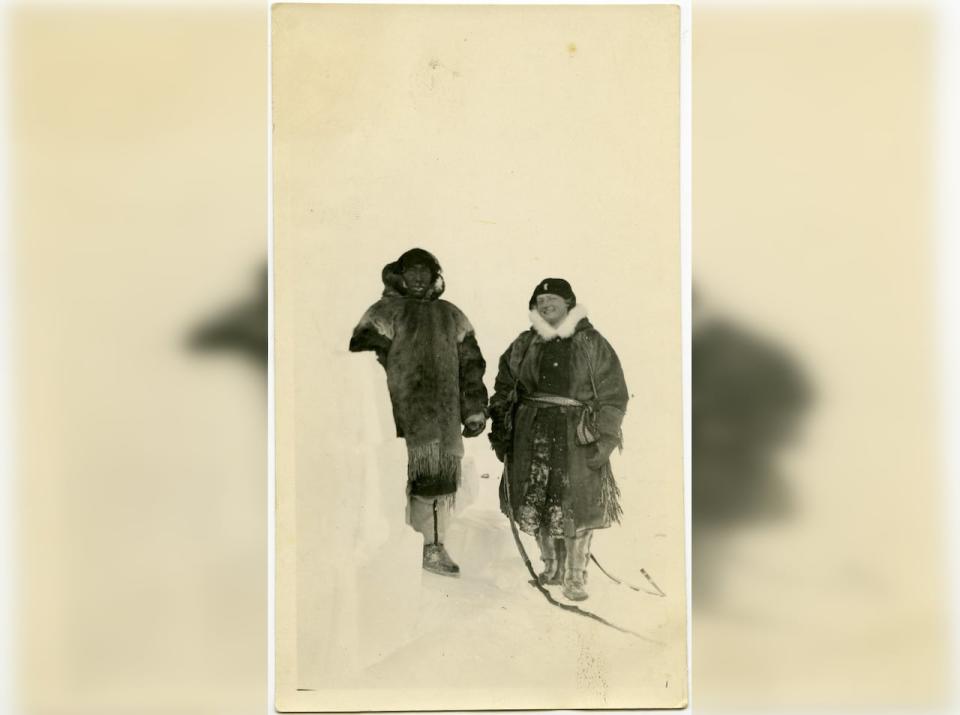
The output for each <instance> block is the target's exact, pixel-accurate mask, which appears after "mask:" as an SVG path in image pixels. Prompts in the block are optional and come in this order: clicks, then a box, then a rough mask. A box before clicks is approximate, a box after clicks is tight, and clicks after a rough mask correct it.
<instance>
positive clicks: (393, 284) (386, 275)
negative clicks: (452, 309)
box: [380, 248, 447, 300]
mask: <svg viewBox="0 0 960 715" xmlns="http://www.w3.org/2000/svg"><path fill="white" fill-rule="evenodd" d="M415 252H416V253H419V254H421V255H422V257H423V260H424V262H425V263H426V264H427V265H428V267H429V268H430V270H431V271H432V272H433V273H434V276H435V277H434V279H433V285H432V286H430V288H429V289H428V290H427V292H426V294H425V295H424V296H423V300H436V299H437V298H439V297H440V296H441V295H443V291H444V290H445V289H446V287H447V285H446V283H445V282H444V280H443V270H442V269H441V268H440V263H439V262H438V261H437V259H436V258H435V257H434V255H433V254H432V253H429V252H428V251H424V250H423V249H421V248H415V249H412V250H410V251H407V253H405V254H404V255H403V256H401V257H400V258H399V259H398V260H396V261H394V262H392V263H388V264H387V265H385V266H384V267H383V270H382V271H381V272H380V278H381V280H383V297H384V298H406V297H407V286H406V284H405V283H404V282H403V259H404V256H407V255H409V254H412V253H415Z"/></svg>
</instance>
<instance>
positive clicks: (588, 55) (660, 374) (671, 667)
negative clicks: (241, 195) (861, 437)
mask: <svg viewBox="0 0 960 715" xmlns="http://www.w3.org/2000/svg"><path fill="white" fill-rule="evenodd" d="M273 101H274V105H273V112H274V113H273V119H274V128H275V133H274V182H275V183H274V191H275V193H274V196H275V271H276V273H275V275H276V279H277V281H276V321H277V322H276V331H277V332H276V350H277V362H276V378H277V382H276V388H277V489H278V519H279V521H278V578H277V606H278V611H277V616H278V621H277V648H278V650H277V702H278V704H279V706H280V707H281V708H282V709H299V710H302V709H308V708H322V709H362V708H369V709H403V708H430V707H432V708H438V707H442V708H456V709H468V708H483V707H510V708H529V707H553V708H559V707H590V706H594V707H597V706H606V707H654V706H663V707H670V706H677V705H680V704H682V703H683V702H685V697H686V696H685V689H686V687H685V678H686V675H685V672H686V667H685V647H686V646H685V597H684V593H685V584H684V526H683V525H684V519H683V477H682V475H683V472H682V429H681V415H682V407H681V405H682V401H681V349H680V322H679V320H680V283H679V278H680V262H679V13H678V10H677V8H675V7H670V6H650V7H599V8H576V7H555V8H548V7H539V8H535V7H499V8H493V7H449V6H448V7H432V8H426V7H376V6H354V7H344V6H340V7H337V6H307V5H299V6H294V5H280V6H277V7H276V8H275V9H274V13H273ZM414 245H421V246H423V247H426V248H428V249H429V250H431V251H433V252H434V253H435V254H436V255H437V256H438V257H439V259H440V261H441V264H442V265H443V267H444V271H445V275H446V279H447V285H448V288H447V292H446V294H445V298H447V299H449V300H452V301H453V302H455V303H456V304H457V305H458V306H459V307H461V308H462V309H463V310H464V311H465V312H466V313H467V315H468V316H469V317H470V318H471V320H472V321H473V323H474V326H475V328H476V331H477V334H478V338H479V342H480V345H481V348H482V349H483V351H484V353H485V356H486V358H487V362H488V365H489V368H488V374H487V383H488V386H492V383H493V377H494V374H495V366H496V360H497V358H498V357H499V355H500V353H501V352H502V351H503V350H504V349H506V347H507V345H508V344H509V342H510V341H511V340H512V339H513V338H514V337H516V335H517V334H518V333H519V332H521V331H522V330H524V329H526V328H527V327H528V322H527V318H526V312H527V309H526V303H527V299H528V298H529V294H530V292H531V291H532V289H533V286H534V285H535V283H536V282H537V281H538V280H539V279H540V278H542V277H543V276H545V275H560V276H563V277H566V278H568V279H569V280H570V281H571V283H572V284H573V286H574V289H575V290H576V291H577V293H578V296H579V298H580V301H581V302H582V303H583V304H585V305H587V306H589V307H591V308H592V310H591V314H592V318H593V320H594V323H595V325H596V326H597V327H598V328H599V329H600V331H601V332H602V333H604V335H605V336H606V337H607V338H608V339H609V340H610V341H611V343H612V344H613V345H614V346H615V348H616V350H617V351H618V353H619V355H620V357H621V359H622V361H623V364H624V368H625V372H626V376H627V381H628V385H629V387H630V390H631V393H632V395H633V401H632V402H631V404H630V407H629V409H628V416H627V419H626V422H625V424H624V433H625V436H626V449H625V451H624V452H623V454H622V455H620V456H617V457H616V458H615V463H614V469H615V471H616V472H617V474H618V475H619V481H620V482H621V485H622V489H623V492H624V496H623V502H624V509H625V512H626V516H625V521H624V524H623V526H621V527H617V528H614V529H611V530H609V531H606V532H604V533H602V534H598V536H597V538H596V540H595V546H596V548H595V550H596V551H597V553H598V554H600V555H603V556H604V560H605V561H606V562H608V564H607V565H608V566H610V568H611V569H613V570H615V571H616V570H619V572H620V575H621V576H623V577H624V578H627V579H628V580H631V581H633V582H635V583H641V582H643V577H642V575H641V574H640V573H639V568H640V567H641V566H644V567H646V568H647V570H648V571H650V572H651V573H653V574H654V575H655V576H656V578H657V580H658V582H659V583H660V585H661V586H662V587H663V588H664V590H665V591H666V592H667V593H668V595H669V597H668V598H666V599H658V598H655V597H650V596H646V595H638V594H635V593H633V592H632V591H626V590H624V589H621V590H619V591H616V588H615V587H613V588H611V587H610V586H609V582H607V583H608V586H607V587H603V588H602V587H601V585H600V581H597V582H596V583H597V585H596V586H595V587H594V588H595V589H597V594H598V595H596V597H595V598H594V599H593V600H591V601H589V602H588V604H587V605H589V606H590V607H591V608H595V609H596V610H598V611H600V610H601V609H606V611H605V612H604V615H606V616H607V617H609V618H611V619H613V620H618V621H621V622H623V624H624V625H627V626H628V627H630V628H633V629H636V630H637V631H638V632H640V633H642V635H643V636H644V639H643V640H641V639H635V638H631V637H629V636H624V635H622V634H619V633H616V632H613V631H608V630H607V629H604V628H603V627H598V626H596V625H595V624H592V623H590V622H587V621H584V619H579V618H577V617H576V616H570V615H568V614H564V613H562V612H560V611H559V610H557V609H554V608H553V607H551V606H549V605H548V604H546V603H545V602H543V601H542V600H541V599H542V597H541V596H540V595H539V594H537V593H536V592H535V591H533V590H532V589H530V588H529V586H527V585H526V583H525V580H526V578H527V576H526V575H525V572H524V571H523V568H522V563H521V562H520V560H519V558H518V557H517V556H516V554H515V553H512V551H513V548H514V547H513V545H512V543H511V542H510V535H509V527H508V523H507V521H506V520H505V519H504V518H503V517H502V516H500V515H499V514H498V513H497V512H496V506H495V489H496V484H497V481H498V477H499V473H500V472H499V469H498V466H499V465H498V463H497V462H496V460H495V459H494V458H493V455H492V452H491V451H490V449H489V446H488V444H487V442H486V439H485V438H481V439H479V440H472V441H469V442H468V443H467V456H466V459H465V472H466V476H465V486H464V491H465V492H466V494H465V495H462V499H461V500H462V501H463V502H465V504H462V505H461V506H468V507H469V508H467V509H465V510H464V512H463V514H462V515H461V518H460V525H461V528H462V531H461V532H458V533H459V536H458V537H457V538H459V539H460V540H459V541H458V542H457V543H458V544H459V546H458V548H459V553H460V554H461V555H462V556H463V561H462V564H463V566H464V578H463V579H461V580H460V581H452V582H451V581H443V583H437V580H436V579H435V577H432V576H428V577H424V578H421V572H420V569H419V558H420V547H419V537H418V536H416V535H415V534H413V532H412V531H410V530H409V529H407V528H406V527H405V526H404V525H403V489H404V484H405V470H404V461H403V448H402V443H400V442H399V441H397V440H396V439H395V438H394V437H393V435H392V432H391V425H390V417H389V402H388V397H387V393H386V389H385V384H384V383H385V380H384V379H383V375H382V371H381V370H380V368H379V366H378V365H376V363H375V361H374V360H373V358H372V356H370V355H352V354H349V353H348V352H347V349H346V348H347V343H348V341H349V337H350V333H351V330H352V328H353V326H354V324H355V323H356V321H357V320H358V319H359V317H360V315H361V313H362V312H363V310H365V309H366V307H367V306H369V305H370V304H371V303H372V302H373V301H375V300H376V299H377V298H378V296H379V294H380V291H381V290H382V285H381V283H380V270H381V268H382V266H383V265H384V264H385V263H386V262H388V261H390V260H394V259H395V258H396V257H397V256H398V255H399V254H400V253H401V252H402V251H403V250H405V249H407V248H409V247H411V246H414ZM479 473H491V474H492V476H493V478H492V479H489V480H477V479H476V475H477V474H479ZM471 502H472V504H473V506H469V503H471ZM491 505H492V507H491ZM470 529H473V531H470ZM472 533H483V534H486V535H487V536H485V537H483V539H482V541H483V543H476V542H475V541H471V540H470V539H471V538H472V537H471V536H470V534H472ZM452 541H453V539H452V538H451V540H450V543H452ZM531 547H532V545H531V544H528V548H531ZM488 552H496V559H495V560H494V561H492V562H491V563H494V562H495V563H497V564H503V568H506V569H510V568H515V569H516V571H515V574H514V572H510V573H511V574H514V575H512V576H511V577H510V578H508V579H505V580H504V582H503V583H501V582H500V581H497V577H496V576H495V575H494V576H490V577H489V578H490V580H489V581H484V578H485V576H484V575H485V574H487V575H489V574H491V573H495V572H494V571H489V572H488V571H483V572H482V573H478V571H477V570H478V569H480V566H476V567H475V568H473V569H472V568H471V564H472V563H473V562H471V561H470V559H471V554H474V555H477V554H486V555H489V554H488ZM478 558H479V557H478ZM497 559H498V560H497ZM477 563H479V561H478V562H477ZM371 564H374V565H375V566H371ZM594 578H595V579H601V578H602V577H601V576H600V575H599V574H595V575H594ZM470 579H476V580H475V581H471V580H470ZM469 584H472V587H471V589H472V590H471V589H466V586H465V585H469ZM604 588H605V590H606V592H610V595H609V596H607V597H605V598H606V599H607V600H604V598H601V596H600V595H599V594H601V593H603V592H604ZM464 589H466V590H464ZM614 591H616V592H615V593H614ZM478 593H480V594H483V595H484V598H483V599H481V600H479V601H478V602H476V603H474V602H473V601H471V599H473V598H475V595H476V594H478ZM529 599H533V601H532V602H531V601H530V600H529ZM461 602H462V603H464V604H472V605H469V606H468V607H469V609H470V613H471V617H470V618H469V619H467V622H465V623H463V624H460V623H459V622H457V625H456V626H455V627H453V629H452V630H450V631H444V632H441V633H433V634H432V635H431V636H430V637H429V638H428V637H423V638H421V639H420V640H417V637H418V636H422V635H423V632H424V631H423V623H424V622H426V623H428V624H429V622H430V614H428V615H427V616H426V617H425V616H424V611H423V609H424V608H427V604H434V605H435V606H436V608H437V609H442V608H443V607H445V606H446V607H450V608H453V607H454V605H452V604H456V603H461ZM501 604H502V605H501ZM430 608H433V606H430ZM440 612H441V611H438V610H436V609H434V610H432V611H431V613H432V614H433V616H432V617H433V619H434V620H436V619H438V618H440V616H438V615H436V614H438V613H440ZM525 613H533V614H538V615H537V616H536V617H539V618H543V619H546V621H545V623H546V625H541V626H540V627H539V630H538V631H537V632H536V633H535V637H533V638H532V639H531V640H524V639H523V638H522V637H520V636H518V633H522V631H523V628H524V627H525V626H528V625H529V623H525V622H522V621H516V622H514V621H511V620H510V619H511V618H518V617H519V618H521V619H522V618H524V614H525ZM418 614H419V615H418ZM544 614H545V615H544ZM424 618H426V621H424ZM405 619H410V624H411V625H410V628H411V629H412V635H411V632H410V631H405V630H404V629H405V628H406V625H407V624H406V620H405ZM580 621H582V623H581V622H580ZM471 628H474V629H476V630H470V629H471ZM418 629H419V630H418ZM410 638H413V639H414V646H412V647H408V648H407V649H406V650H403V651H397V650H395V649H396V648H400V647H401V645H402V644H405V643H408V642H409V639H410ZM437 642H440V643H443V644H444V646H443V647H442V648H440V650H435V649H434V650H431V647H432V646H431V645H430V644H435V643H437ZM488 642H492V644H493V646H490V645H489V643H488ZM371 643H376V644H377V645H376V648H373V650H374V651H376V652H371V648H370V644H371ZM490 648H492V650H490V651H489V652H488V651H487V650H486V649H490ZM398 652H399V653H404V654H405V655H403V656H402V658H403V660H405V661H411V662H413V663H414V664H415V665H416V666H417V667H415V668H410V669H409V670H407V669H404V667H403V666H402V665H399V664H397V663H395V662H394V661H395V660H396V658H394V659H393V660H390V659H391V656H392V655H394V654H395V653H398ZM388 665H389V666H390V667H388ZM298 688H299V689H301V690H299V691H298V690H297V689H298Z"/></svg>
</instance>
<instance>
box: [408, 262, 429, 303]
mask: <svg viewBox="0 0 960 715" xmlns="http://www.w3.org/2000/svg"><path fill="white" fill-rule="evenodd" d="M432 277H433V276H432V274H431V273H430V269H429V268H427V267H426V266H408V267H407V268H406V269H404V271H403V282H404V284H405V285H406V286H407V291H408V292H409V293H410V295H412V296H413V297H414V298H422V297H423V296H424V295H426V293H427V290H429V288H430V283H431V278H432Z"/></svg>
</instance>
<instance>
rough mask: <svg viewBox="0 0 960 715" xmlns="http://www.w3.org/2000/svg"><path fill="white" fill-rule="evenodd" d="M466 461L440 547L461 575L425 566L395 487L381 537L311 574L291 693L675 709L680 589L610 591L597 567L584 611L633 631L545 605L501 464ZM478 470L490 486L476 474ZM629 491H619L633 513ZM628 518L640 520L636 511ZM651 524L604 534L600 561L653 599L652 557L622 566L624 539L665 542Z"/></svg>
mask: <svg viewBox="0 0 960 715" xmlns="http://www.w3.org/2000/svg"><path fill="white" fill-rule="evenodd" d="M389 450H390V455H389V457H387V458H386V459H385V460H382V461H381V464H380V465H379V466H381V467H382V466H384V461H385V462H392V463H393V464H394V465H395V467H396V472H397V473H398V474H401V475H402V474H403V471H402V459H403V454H402V444H400V443H399V441H398V442H397V443H396V445H395V446H392V447H390V448H389ZM474 455H475V456H471V455H470V452H469V451H468V457H467V459H466V460H465V464H464V485H463V488H462V489H461V492H460V494H459V497H458V512H459V513H458V514H457V516H456V518H455V519H454V520H453V523H452V525H451V527H450V530H449V533H448V535H447V539H446V544H447V548H448V550H449V552H450V554H451V555H452V556H453V558H454V559H455V560H456V561H457V562H458V563H459V564H460V567H461V575H460V577H459V578H449V577H443V576H437V575H434V574H430V573H427V572H424V571H423V570H422V569H421V568H420V563H419V562H420V555H421V544H422V541H421V539H420V537H419V535H418V534H416V533H415V532H413V531H412V530H411V529H409V527H407V526H405V525H404V524H403V510H402V491H400V490H391V492H392V491H397V494H396V495H394V494H392V493H391V494H390V495H389V496H387V498H386V499H384V496H385V495H380V496H379V497H378V498H379V499H380V500H381V501H385V502H389V503H392V507H391V508H388V509H387V510H385V511H383V512H381V511H380V510H376V511H377V512H378V513H379V514H381V515H382V514H387V515H388V516H385V517H380V518H384V519H387V520H388V521H389V522H390V523H389V525H387V526H385V525H383V524H379V526H377V527H374V526H373V523H374V522H376V521H378V520H379V519H378V518H371V517H370V516H369V514H368V520H369V521H370V525H369V526H368V529H367V530H368V531H370V530H372V531H374V532H376V533H378V534H380V535H381V536H384V535H386V538H384V539H383V540H382V541H381V542H380V543H379V544H378V545H377V546H376V547H374V548H369V549H367V550H366V553H364V554H362V556H361V557H360V558H359V559H346V560H344V561H343V562H342V563H341V564H340V567H338V568H336V569H334V570H332V571H331V570H327V572H326V574H321V575H320V577H319V578H316V577H315V578H310V577H307V578H305V579H303V580H301V582H300V583H301V589H304V590H306V591H308V592H309V593H301V594H299V595H300V598H299V599H298V602H299V604H300V611H299V618H298V625H299V627H298V631H299V633H298V638H299V670H298V687H299V688H300V689H301V690H302V691H303V692H313V693H316V695H317V696H318V698H320V701H319V702H323V694H324V693H330V694H331V695H332V694H333V691H337V694H338V697H342V696H343V693H345V692H347V691H356V693H357V698H359V700H360V702H361V703H362V704H363V705H364V706H366V707H369V708H371V709H385V708H387V709H389V708H391V707H393V708H401V707H408V706H410V704H415V703H416V702H417V699H418V698H420V699H421V702H422V698H423V697H426V696H428V697H430V698H435V700H433V699H432V700H430V702H435V703H436V705H437V707H445V708H455V709H468V708H470V709H473V708H479V707H487V708H489V707H510V708H524V707H538V708H572V707H630V706H632V707H638V706H648V707H649V706H652V705H659V706H668V705H676V704H677V703H679V702H681V701H682V700H683V697H684V694H685V683H684V672H685V671H684V665H683V659H684V657H685V656H684V653H685V642H684V637H685V636H684V630H683V619H682V614H683V600H684V595H683V585H682V583H680V584H676V583H671V584H667V583H662V582H661V583H660V586H661V587H663V588H664V589H665V590H666V591H667V593H668V596H667V597H666V598H662V597H660V596H657V595H651V594H648V593H640V592H637V591H634V590H631V589H630V588H628V587H626V586H623V585H618V584H616V583H614V582H613V581H611V580H609V579H608V578H607V577H606V576H604V575H603V574H602V573H601V572H600V571H599V570H597V568H596V566H595V565H594V564H591V566H590V568H589V571H588V574H589V576H588V577H589V580H588V584H587V587H588V591H589V593H590V598H589V599H588V600H587V601H585V602H583V603H581V604H579V605H580V607H581V608H584V609H587V610H590V611H593V612H594V613H596V614H597V615H600V616H602V617H603V618H605V619H607V620H608V621H611V622H613V623H615V624H616V625H618V626H621V627H622V628H625V629H628V630H630V631H633V632H634V634H628V633H623V632H618V631H617V630H614V629H612V628H610V627H608V626H605V625H603V624H601V623H597V622H595V621H592V620H589V619H587V618H584V617H583V616H580V615H577V614H573V613H569V612H565V611H563V610H561V609H560V608H557V607H556V606H554V605H551V604H550V603H548V602H547V600H546V599H545V598H544V596H543V595H542V594H541V593H540V592H539V591H538V590H537V589H536V588H534V587H533V586H532V585H531V583H530V576H529V573H528V571H527V570H526V567H525V566H524V564H523V561H522V560H521V558H520V556H519V554H518V552H517V548H516V545H515V543H514V540H513V536H512V534H511V531H510V526H509V523H508V521H507V519H506V517H504V516H503V515H502V514H501V513H500V510H499V505H498V496H497V487H498V484H499V475H500V470H499V468H498V467H499V464H498V463H497V462H496V460H495V459H494V458H493V457H492V455H489V456H488V455H487V454H485V453H484V451H483V450H479V449H476V450H474ZM478 463H479V464H478ZM377 472H378V473H382V472H381V471H380V470H379V469H378V470H377ZM481 473H485V474H488V475H489V476H488V478H480V476H479V475H480V474H481ZM369 486H372V485H369ZM637 486H638V485H633V487H632V488H631V487H630V486H629V485H627V484H624V486H623V489H624V497H625V507H626V508H627V509H628V511H627V515H628V516H630V500H631V499H632V494H633V492H634V491H635V490H636V487H637ZM647 487H648V488H647V489H646V491H648V492H649V491H650V489H649V487H650V485H647ZM394 496H396V497H397V498H394ZM632 511H633V512H634V515H635V514H636V511H637V510H636V509H633V510H632ZM647 521H648V523H647V524H646V527H647V528H644V529H639V530H638V529H637V527H638V524H637V523H636V522H634V523H633V524H632V527H633V528H632V529H630V528H626V527H623V526H617V527H614V528H612V529H610V530H606V531H604V532H598V534H597V535H596V536H595V539H594V553H595V554H596V555H597V557H598V559H600V561H601V563H603V564H604V566H605V568H607V569H608V570H609V571H611V572H612V573H613V574H614V575H616V576H618V577H619V578H621V579H623V580H627V581H629V582H631V583H633V584H635V585H636V586H638V587H640V588H644V589H646V590H648V591H652V589H651V588H650V587H649V585H648V583H647V582H646V581H645V580H644V578H643V575H642V573H641V572H640V568H641V567H646V569H647V570H648V571H649V572H650V573H651V575H652V576H653V577H654V578H656V579H657V580H658V582H659V581H660V579H659V578H658V576H657V565H656V562H657V559H656V558H652V559H651V558H644V559H641V558H639V557H637V556H636V555H635V554H634V555H633V557H632V558H624V556H625V555H627V556H630V553H631V552H630V543H632V542H631V540H630V539H628V538H626V537H628V536H631V535H635V534H634V532H638V531H639V532H641V533H640V541H641V542H643V541H645V542H646V543H648V544H650V547H651V548H650V549H649V551H650V553H655V552H656V549H654V548H652V547H653V546H655V545H656V544H657V543H659V542H661V541H662V539H657V538H654V534H653V533H652V529H653V528H654V527H655V524H654V523H653V522H650V520H647ZM681 526H682V525H681ZM660 536H663V534H662V533H661V534H660ZM680 536H681V537H682V531H681V534H680ZM522 538H523V540H524V544H525V547H526V550H527V553H528V554H529V556H530V558H531V560H532V562H533V565H534V568H535V569H537V570H539V569H540V566H541V562H540V560H539V552H538V550H537V547H536V543H535V542H534V540H533V539H532V538H531V537H529V536H526V535H523V536H522ZM681 553H682V552H681ZM660 558H663V554H660ZM550 589H551V591H552V593H553V596H554V598H555V599H556V600H558V601H560V602H563V603H570V602H569V601H567V600H566V599H565V598H564V597H563V596H562V593H561V589H560V587H559V586H553V587H550ZM671 591H672V593H671ZM678 613H679V614H680V617H679V619H678ZM377 693H380V694H381V695H382V697H381V698H378V697H377V695H376V694H377ZM651 693H653V694H654V695H651ZM425 694H427V695H425ZM653 697H655V700H651V698H653ZM371 698H372V699H371ZM398 698H399V699H398ZM407 698H410V699H409V700H407ZM421 706H422V705H421Z"/></svg>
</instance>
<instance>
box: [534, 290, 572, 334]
mask: <svg viewBox="0 0 960 715" xmlns="http://www.w3.org/2000/svg"><path fill="white" fill-rule="evenodd" d="M568 311H569V308H567V301H566V299H564V298H561V297H560V296H559V295H551V294H550V293H547V294H545V295H538V296H537V312H538V313H540V317H541V318H543V319H544V320H546V321H547V322H548V323H550V325H553V326H556V325H557V324H559V323H560V321H561V320H563V319H564V318H565V317H567V312H568Z"/></svg>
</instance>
